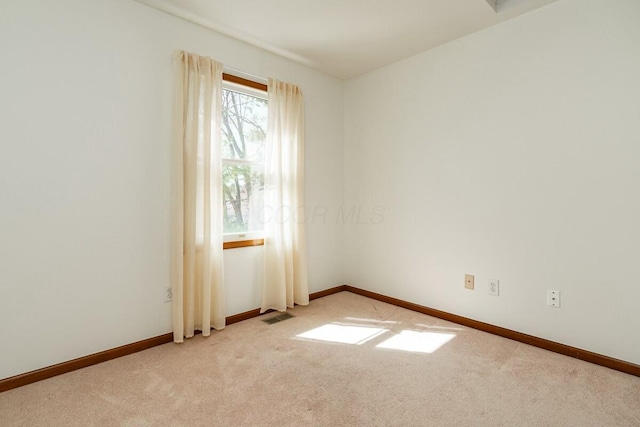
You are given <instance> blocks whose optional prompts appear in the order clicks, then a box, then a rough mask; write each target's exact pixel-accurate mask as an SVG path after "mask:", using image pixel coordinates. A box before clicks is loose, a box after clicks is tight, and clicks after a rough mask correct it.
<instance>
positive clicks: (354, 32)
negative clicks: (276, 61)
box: [137, 0, 556, 79]
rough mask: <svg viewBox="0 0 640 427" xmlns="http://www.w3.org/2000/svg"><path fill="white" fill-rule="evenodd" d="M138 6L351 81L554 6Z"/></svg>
mask: <svg viewBox="0 0 640 427" xmlns="http://www.w3.org/2000/svg"><path fill="white" fill-rule="evenodd" d="M137 1H139V2H141V3H145V4H147V5H149V6H151V7H154V8H157V9H160V10H163V11H165V12H167V13H170V14H172V15H175V16H178V17H181V18H183V19H186V20H189V21H191V22H194V23H196V24H199V25H202V26H204V27H207V28H210V29H212V30H215V31H217V32H220V33H223V34H226V35H228V36H231V37H234V38H237V39H240V40H242V41H245V42H248V43H251V44H253V45H256V46H259V47H261V48H264V49H266V50H268V51H271V52H274V53H277V54H279V55H282V56H284V57H287V58H289V59H292V60H294V61H298V62H301V63H303V64H305V65H308V66H310V67H312V68H315V69H317V70H320V71H323V72H325V73H327V74H330V75H332V76H335V77H338V78H341V79H349V78H351V77H355V76H358V75H360V74H363V73H366V72H368V71H371V70H374V69H376V68H379V67H382V66H384V65H387V64H390V63H392V62H395V61H398V60H400V59H403V58H407V57H409V56H412V55H415V54H417V53H419V52H423V51H425V50H428V49H431V48H433V47H435V46H438V45H441V44H443V43H446V42H448V41H451V40H455V39H457V38H460V37H463V36H465V35H467V34H470V33H473V32H475V31H478V30H481V29H483V28H486V27H489V26H491V25H495V24H497V23H499V22H502V21H505V20H507V19H511V18H513V17H516V16H518V15H521V14H523V13H526V12H529V11H531V10H533V9H536V8H539V7H541V6H544V5H546V4H549V3H553V2H554V1H556V0H137ZM494 9H497V12H496V10H494Z"/></svg>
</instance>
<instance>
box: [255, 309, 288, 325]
mask: <svg viewBox="0 0 640 427" xmlns="http://www.w3.org/2000/svg"><path fill="white" fill-rule="evenodd" d="M292 317H295V316H294V315H293V314H289V313H287V312H286V311H285V312H284V313H279V314H277V315H275V316H273V317H270V318H268V319H263V320H262V321H263V322H264V323H268V324H269V325H273V324H274V323H278V322H282V321H283V320H287V319H291V318H292Z"/></svg>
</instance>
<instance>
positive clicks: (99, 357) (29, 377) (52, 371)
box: [0, 333, 173, 392]
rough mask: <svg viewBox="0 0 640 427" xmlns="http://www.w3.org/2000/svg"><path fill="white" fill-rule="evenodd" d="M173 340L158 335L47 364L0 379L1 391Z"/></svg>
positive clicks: (169, 335) (170, 336) (170, 335)
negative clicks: (44, 366)
mask: <svg viewBox="0 0 640 427" xmlns="http://www.w3.org/2000/svg"><path fill="white" fill-rule="evenodd" d="M171 341H173V334H172V333H169V334H163V335H158V336H157V337H153V338H149V339H146V340H142V341H138V342H134V343H131V344H126V345H123V346H120V347H116V348H112V349H110V350H105V351H101V352H99V353H94V354H90V355H89V356H84V357H79V358H77V359H73V360H69V361H68V362H62V363H58V364H57V365H52V366H47V367H46V368H42V369H38V370H35V371H31V372H27V373H24V374H20V375H16V376H14V377H9V378H6V379H3V380H0V392H3V391H7V390H11V389H14V388H16V387H21V386H23V385H27V384H31V383H35V382H36V381H42V380H45V379H47V378H51V377H55V376H56V375H60V374H65V373H67V372H71V371H75V370H76V369H82V368H86V367H87V366H91V365H96V364H98V363H102V362H106V361H107V360H111V359H115V358H118V357H122V356H126V355H128V354H131V353H136V352H138V351H142V350H146V349H148V348H151V347H155V346H157V345H161V344H166V343H168V342H171Z"/></svg>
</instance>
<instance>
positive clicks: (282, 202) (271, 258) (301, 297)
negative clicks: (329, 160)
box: [260, 79, 309, 313]
mask: <svg viewBox="0 0 640 427" xmlns="http://www.w3.org/2000/svg"><path fill="white" fill-rule="evenodd" d="M268 88H269V119H268V125H267V145H266V150H265V155H266V165H265V180H264V184H265V202H264V204H265V206H264V220H265V238H264V283H263V287H264V288H263V294H262V306H261V307H260V312H262V313H263V312H265V311H267V310H269V309H273V310H278V311H285V310H286V309H287V307H293V306H294V304H300V305H307V304H309V289H308V284H307V258H306V253H307V250H306V249H307V248H306V241H305V231H304V227H305V224H304V219H305V214H304V99H303V97H302V92H301V91H300V88H299V87H298V86H296V85H292V84H289V83H284V82H280V81H277V80H275V79H269V85H268Z"/></svg>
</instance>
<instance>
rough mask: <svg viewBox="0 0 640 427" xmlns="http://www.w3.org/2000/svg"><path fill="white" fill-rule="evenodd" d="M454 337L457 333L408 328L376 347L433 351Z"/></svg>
mask: <svg viewBox="0 0 640 427" xmlns="http://www.w3.org/2000/svg"><path fill="white" fill-rule="evenodd" d="M454 337H455V334H446V333H440V332H418V331H409V330H406V331H402V332H400V333H399V334H398V335H394V336H393V337H391V338H389V339H388V340H386V341H384V342H382V343H380V344H378V345H377V346H376V348H384V349H390V350H402V351H410V352H414V353H433V352H434V351H436V350H438V349H439V348H440V347H442V346H443V345H445V344H446V343H448V342H449V341H451V340H452V339H453V338H454Z"/></svg>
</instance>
